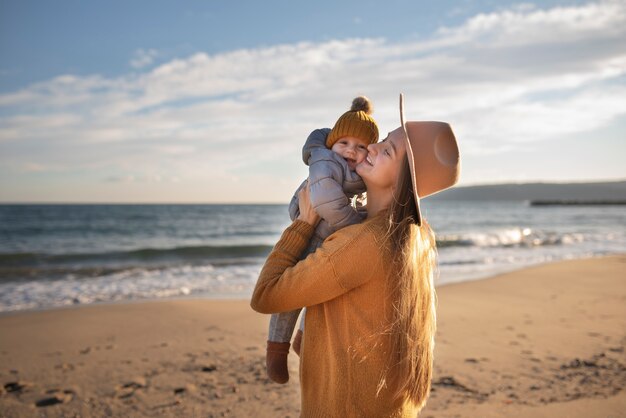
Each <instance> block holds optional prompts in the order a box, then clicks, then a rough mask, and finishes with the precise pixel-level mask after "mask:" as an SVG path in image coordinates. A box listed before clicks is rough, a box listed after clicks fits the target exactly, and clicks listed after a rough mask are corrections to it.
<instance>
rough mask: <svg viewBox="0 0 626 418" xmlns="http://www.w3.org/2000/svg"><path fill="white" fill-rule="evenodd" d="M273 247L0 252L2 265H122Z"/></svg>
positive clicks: (256, 252)
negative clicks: (85, 251)
mask: <svg viewBox="0 0 626 418" xmlns="http://www.w3.org/2000/svg"><path fill="white" fill-rule="evenodd" d="M271 250H272V246H269V245H230V246H208V245H205V246H187V247H175V248H141V249H135V250H130V251H111V252H100V253H72V254H49V253H32V252H24V253H4V254H0V268H2V269H7V268H15V267H39V266H54V265H98V266H103V265H119V264H136V263H139V264H142V265H145V264H159V263H164V264H171V263H172V262H175V261H180V262H185V263H187V262H202V261H207V260H219V259H232V258H237V259H238V258H246V257H264V256H266V255H267V254H269V252H270V251H271Z"/></svg>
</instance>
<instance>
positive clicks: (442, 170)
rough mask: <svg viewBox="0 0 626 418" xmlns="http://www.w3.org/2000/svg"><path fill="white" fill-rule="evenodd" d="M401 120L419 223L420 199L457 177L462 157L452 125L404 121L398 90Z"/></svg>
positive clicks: (450, 183) (453, 181)
mask: <svg viewBox="0 0 626 418" xmlns="http://www.w3.org/2000/svg"><path fill="white" fill-rule="evenodd" d="M400 123H401V124H402V127H403V128H404V133H405V138H406V145H407V156H408V157H409V167H410V168H411V181H412V183H413V193H414V194H415V205H416V209H417V224H418V225H420V226H421V225H422V214H421V212H420V199H422V198H424V197H426V196H430V195H432V194H435V193H437V192H440V191H442V190H445V189H447V188H449V187H451V186H453V185H454V184H455V183H456V182H457V181H458V180H459V173H460V171H461V157H460V155H459V147H458V145H457V143H456V138H455V137H454V133H453V132H452V128H450V125H448V124H447V123H445V122H430V121H428V122H421V121H420V122H416V121H408V122H405V118H404V96H403V95H402V94H400Z"/></svg>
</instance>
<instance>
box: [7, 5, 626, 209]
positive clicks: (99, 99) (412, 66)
mask: <svg viewBox="0 0 626 418" xmlns="http://www.w3.org/2000/svg"><path fill="white" fill-rule="evenodd" d="M400 92H402V93H404V95H405V109H406V115H407V119H409V120H441V121H446V122H449V123H450V124H451V126H452V128H453V130H454V132H455V134H456V136H457V140H458V143H459V148H460V152H461V164H462V171H461V177H460V181H459V185H460V186H463V185H476V184H494V183H505V182H515V183H520V182H536V181H540V182H581V181H604V180H624V179H626V164H624V156H625V155H626V138H625V137H626V1H623V0H620V1H615V0H607V1H537V2H510V1H488V0H476V1H474V0H460V1H447V0H443V1H436V2H433V1H428V2H426V1H411V0H403V1H399V0H387V1H385V2H380V1H366V0H364V1H359V2H353V1H325V0H320V1H316V2H299V1H263V2H258V1H256V2H255V1H231V2H224V1H179V2H173V1H159V0H152V1H147V0H135V1H132V2H129V1H116V0H114V1H107V2H87V1H69V0H59V1H55V2H48V1H43V0H41V1H30V0H20V1H17V0H14V1H7V0H0V202H86V203H87V202H93V203H96V202H112V203H114V202H120V203H146V202H171V203H253V202H263V203H287V202H288V201H289V199H290V198H291V196H292V193H293V191H294V190H295V189H296V187H297V186H298V185H299V184H300V183H301V181H302V180H303V179H304V178H305V177H306V176H307V167H306V166H305V164H304V163H303V162H302V160H301V149H302V145H303V144H304V141H305V139H306V137H307V136H308V134H309V133H310V132H311V131H312V130H313V129H316V128H321V127H332V125H333V124H334V123H335V121H336V119H337V118H338V117H339V116H340V115H341V114H342V113H343V112H345V111H346V110H348V108H349V106H350V103H351V101H352V99H353V98H354V97H356V96H358V95H366V96H368V97H369V98H370V99H371V100H372V102H373V105H374V113H373V117H374V118H376V120H377V121H378V126H379V129H380V132H381V137H382V138H384V137H385V136H386V133H387V132H389V131H391V130H393V129H395V128H397V127H398V126H399V116H398V110H397V109H398V94H399V93H400Z"/></svg>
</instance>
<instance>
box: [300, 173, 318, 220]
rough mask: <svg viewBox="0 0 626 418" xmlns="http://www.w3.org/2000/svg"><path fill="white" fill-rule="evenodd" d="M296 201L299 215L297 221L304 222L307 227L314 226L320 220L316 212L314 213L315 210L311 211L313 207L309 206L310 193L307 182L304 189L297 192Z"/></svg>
mask: <svg viewBox="0 0 626 418" xmlns="http://www.w3.org/2000/svg"><path fill="white" fill-rule="evenodd" d="M298 201H299V203H298V206H299V207H300V215H298V218H297V219H299V220H301V221H304V222H306V223H308V224H309V225H312V226H316V225H317V223H318V222H319V221H320V219H321V218H320V216H319V215H318V214H317V212H315V209H313V205H312V204H311V191H310V190H309V183H308V182H307V184H306V187H304V188H303V189H302V190H300V192H298Z"/></svg>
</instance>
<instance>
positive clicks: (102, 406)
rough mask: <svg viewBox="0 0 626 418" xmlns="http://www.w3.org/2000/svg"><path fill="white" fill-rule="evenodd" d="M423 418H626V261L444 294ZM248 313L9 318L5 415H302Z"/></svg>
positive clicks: (152, 306) (145, 308)
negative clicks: (269, 374)
mask: <svg viewBox="0 0 626 418" xmlns="http://www.w3.org/2000/svg"><path fill="white" fill-rule="evenodd" d="M437 312H438V333H437V338H436V351H435V373H434V377H433V391H432V394H431V397H430V399H429V401H428V404H427V406H426V408H425V409H424V410H423V411H422V413H421V414H420V417H614V418H616V417H622V416H626V391H624V390H623V389H624V387H625V386H626V352H625V351H624V350H625V348H624V346H625V344H626V255H621V256H610V257H604V258H593V259H584V260H573V261H564V262H557V263H553V264H546V265H542V266H537V267H532V268H527V269H524V270H521V271H517V272H513V273H508V274H502V275H499V276H497V277H494V278H490V279H484V280H478V281H472V282H464V283H458V284H451V285H447V286H441V287H439V288H438V310H437ZM268 319H269V318H268V317H267V316H264V315H260V314H257V313H255V312H253V311H252V310H251V309H250V307H249V305H248V301H214V300H198V299H188V300H173V301H156V302H141V303H124V304H106V305H104V304H102V305H93V306H85V307H78V308H67V309H54V310H49V311H41V312H22V313H11V314H5V315H2V316H0V382H1V383H2V385H1V389H0V416H2V417H74V416H77V417H78V416H80V417H100V416H113V417H131V416H132V417H153V416H172V417H174V416H184V417H211V416H216V417H219V416H234V417H249V416H255V417H257V418H261V417H287V416H290V417H296V416H298V414H299V405H300V399H299V396H300V395H299V387H298V358H297V356H296V355H295V354H292V355H290V371H291V376H292V378H291V381H290V382H289V383H288V384H287V385H278V384H274V383H271V382H270V381H269V380H268V379H267V378H266V377H265V367H264V349H265V340H266V326H267V323H268Z"/></svg>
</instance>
